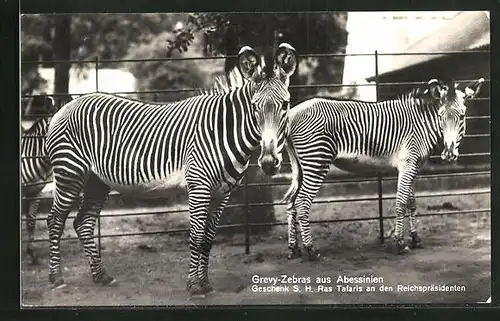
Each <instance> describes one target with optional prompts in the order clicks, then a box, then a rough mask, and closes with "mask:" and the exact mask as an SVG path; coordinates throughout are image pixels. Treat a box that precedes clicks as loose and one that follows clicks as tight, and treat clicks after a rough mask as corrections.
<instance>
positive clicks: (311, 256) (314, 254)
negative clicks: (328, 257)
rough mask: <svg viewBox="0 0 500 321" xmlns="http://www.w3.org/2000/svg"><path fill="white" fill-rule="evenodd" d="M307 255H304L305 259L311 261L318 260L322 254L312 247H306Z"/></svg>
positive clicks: (303, 258)
mask: <svg viewBox="0 0 500 321" xmlns="http://www.w3.org/2000/svg"><path fill="white" fill-rule="evenodd" d="M305 250H306V255H305V256H303V257H302V260H303V261H309V262H317V261H319V259H320V256H321V255H320V254H319V251H318V250H315V249H313V248H312V247H309V248H306V249H305Z"/></svg>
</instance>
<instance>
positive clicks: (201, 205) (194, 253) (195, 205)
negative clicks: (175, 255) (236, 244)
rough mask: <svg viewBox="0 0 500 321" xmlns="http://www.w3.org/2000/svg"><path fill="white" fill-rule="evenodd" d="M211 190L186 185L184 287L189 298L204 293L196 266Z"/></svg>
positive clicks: (199, 296)
mask: <svg viewBox="0 0 500 321" xmlns="http://www.w3.org/2000/svg"><path fill="white" fill-rule="evenodd" d="M211 194H212V191H211V189H210V188H208V187H204V186H203V187H202V186H196V187H188V203H189V225H190V226H189V250H190V260H189V273H188V279H187V284H186V289H187V291H188V292H189V294H190V297H191V298H204V297H205V293H204V290H203V288H202V286H201V283H200V279H199V278H198V267H199V265H200V257H201V253H202V252H203V244H204V239H205V226H206V223H207V217H208V207H209V205H210V199H211Z"/></svg>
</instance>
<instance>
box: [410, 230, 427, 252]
mask: <svg viewBox="0 0 500 321" xmlns="http://www.w3.org/2000/svg"><path fill="white" fill-rule="evenodd" d="M423 247H424V246H423V245H422V239H421V238H420V237H419V236H418V235H417V234H416V233H415V234H414V235H412V236H411V240H410V249H421V248H423Z"/></svg>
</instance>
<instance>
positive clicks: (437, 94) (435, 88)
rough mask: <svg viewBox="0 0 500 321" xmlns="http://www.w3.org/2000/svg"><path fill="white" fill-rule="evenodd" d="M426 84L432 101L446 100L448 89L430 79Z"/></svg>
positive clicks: (437, 81) (435, 80)
mask: <svg viewBox="0 0 500 321" xmlns="http://www.w3.org/2000/svg"><path fill="white" fill-rule="evenodd" d="M427 84H428V85H429V92H430V93H431V95H432V97H433V98H434V99H436V100H439V101H443V100H444V99H445V98H446V95H447V93H448V88H447V86H445V85H443V84H442V83H441V82H439V80H437V79H431V80H429V82H428V83H427Z"/></svg>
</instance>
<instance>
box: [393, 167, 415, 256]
mask: <svg viewBox="0 0 500 321" xmlns="http://www.w3.org/2000/svg"><path fill="white" fill-rule="evenodd" d="M416 175H417V166H416V164H415V163H414V162H407V163H406V164H405V165H404V166H402V167H401V169H400V170H399V173H398V190H397V193H396V206H395V211H396V224H395V225H396V226H395V231H394V236H393V244H391V245H390V247H392V249H391V250H392V251H394V252H395V253H396V254H405V253H407V252H408V251H409V248H408V246H407V245H406V243H405V240H404V219H405V213H406V209H407V207H408V201H409V198H410V193H411V187H412V185H413V182H414V181H415V176H416Z"/></svg>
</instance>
